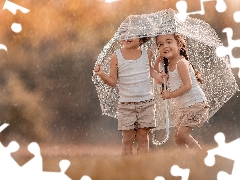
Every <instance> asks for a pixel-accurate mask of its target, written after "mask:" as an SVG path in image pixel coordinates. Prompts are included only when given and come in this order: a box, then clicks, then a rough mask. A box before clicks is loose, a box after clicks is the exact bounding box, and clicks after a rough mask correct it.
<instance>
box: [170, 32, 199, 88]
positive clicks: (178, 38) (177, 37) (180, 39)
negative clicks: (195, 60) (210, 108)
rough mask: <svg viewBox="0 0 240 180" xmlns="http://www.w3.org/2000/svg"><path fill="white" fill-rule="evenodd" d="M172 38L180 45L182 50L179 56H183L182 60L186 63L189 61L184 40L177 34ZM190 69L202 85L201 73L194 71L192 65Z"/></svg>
mask: <svg viewBox="0 0 240 180" xmlns="http://www.w3.org/2000/svg"><path fill="white" fill-rule="evenodd" d="M174 38H175V40H176V41H177V42H178V43H180V44H182V48H181V49H180V55H182V56H184V58H185V59H186V60H187V61H189V56H188V51H187V48H186V42H185V40H184V38H183V37H182V36H181V35H180V34H177V33H174ZM190 64H191V63H190ZM191 65H192V64H191ZM192 67H193V69H194V73H195V76H196V78H197V80H198V81H199V82H200V83H201V84H203V78H202V76H201V73H200V72H199V71H198V70H197V69H195V68H194V66H193V65H192Z"/></svg>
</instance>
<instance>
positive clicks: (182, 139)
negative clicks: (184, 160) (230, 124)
mask: <svg viewBox="0 0 240 180" xmlns="http://www.w3.org/2000/svg"><path fill="white" fill-rule="evenodd" d="M174 137H175V142H176V143H177V144H179V143H183V142H186V139H187V137H186V134H185V133H183V132H178V133H175V135H174Z"/></svg>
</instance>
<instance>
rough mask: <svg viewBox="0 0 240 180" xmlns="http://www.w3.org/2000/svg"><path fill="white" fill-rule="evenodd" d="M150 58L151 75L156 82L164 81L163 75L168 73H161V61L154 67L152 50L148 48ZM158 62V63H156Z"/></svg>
mask: <svg viewBox="0 0 240 180" xmlns="http://www.w3.org/2000/svg"><path fill="white" fill-rule="evenodd" d="M148 59H149V66H150V76H151V77H152V78H154V80H155V83H162V82H163V77H166V76H167V75H166V74H165V73H159V62H160V60H158V61H159V62H158V63H156V62H155V64H154V67H152V63H151V60H152V51H150V50H148ZM156 64H158V65H156Z"/></svg>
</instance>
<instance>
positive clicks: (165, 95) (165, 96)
mask: <svg viewBox="0 0 240 180" xmlns="http://www.w3.org/2000/svg"><path fill="white" fill-rule="evenodd" d="M162 98H163V99H171V98H172V97H171V92H169V91H163V92H162Z"/></svg>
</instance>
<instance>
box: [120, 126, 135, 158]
mask: <svg viewBox="0 0 240 180" xmlns="http://www.w3.org/2000/svg"><path fill="white" fill-rule="evenodd" d="M134 139H135V130H134V129H130V130H123V131H122V154H123V155H132V153H133V147H132V146H133V142H134Z"/></svg>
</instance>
